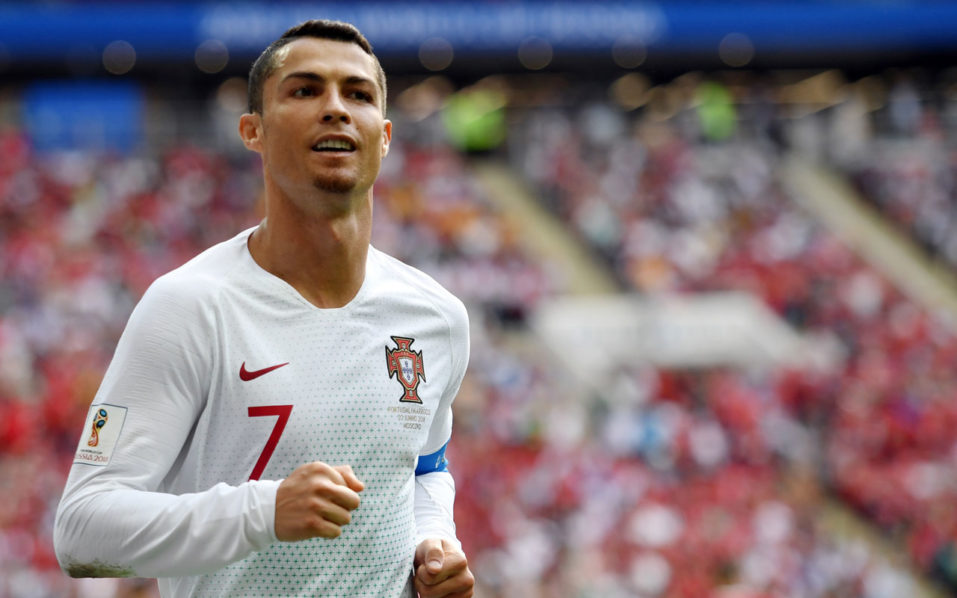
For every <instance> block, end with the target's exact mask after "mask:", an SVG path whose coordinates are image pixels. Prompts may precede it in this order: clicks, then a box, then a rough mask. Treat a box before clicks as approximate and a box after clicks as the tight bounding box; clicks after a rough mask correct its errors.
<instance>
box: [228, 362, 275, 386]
mask: <svg viewBox="0 0 957 598" xmlns="http://www.w3.org/2000/svg"><path fill="white" fill-rule="evenodd" d="M233 363H235V362H233ZM284 365H289V362H288V361H287V362H286V363H280V364H278V365H273V366H270V367H268V368H263V369H261V370H252V371H249V370H247V369H246V362H245V361H244V362H243V364H242V365H241V366H239V379H240V380H242V381H243V382H249V381H250V380H255V379H256V378H258V377H260V376H262V375H264V374H268V373H269V372H271V371H273V370H278V369H279V368H281V367H282V366H284Z"/></svg>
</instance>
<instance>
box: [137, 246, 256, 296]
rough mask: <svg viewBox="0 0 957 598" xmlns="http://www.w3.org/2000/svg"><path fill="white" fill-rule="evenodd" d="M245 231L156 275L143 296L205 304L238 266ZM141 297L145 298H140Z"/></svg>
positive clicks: (243, 248) (243, 247)
mask: <svg viewBox="0 0 957 598" xmlns="http://www.w3.org/2000/svg"><path fill="white" fill-rule="evenodd" d="M249 232H250V231H249V230H247V231H243V232H242V233H240V234H239V235H236V236H235V237H233V238H231V239H228V240H226V241H223V242H221V243H217V244H216V245H213V246H212V247H210V248H208V249H206V250H205V251H203V252H202V253H200V254H199V255H197V256H195V257H194V258H192V259H191V260H189V261H188V262H186V263H185V264H183V265H182V266H180V267H178V268H176V269H174V270H171V271H169V272H167V273H166V274H164V275H162V276H160V277H159V278H157V279H156V280H155V281H153V284H151V285H150V287H149V289H148V290H147V295H160V296H168V297H174V298H178V299H180V300H184V301H186V300H193V301H208V300H210V299H213V298H215V296H216V295H217V294H218V292H219V290H220V289H221V288H223V287H224V286H225V285H227V284H228V281H229V274H230V272H232V271H233V270H234V269H235V268H236V267H238V266H240V265H241V263H242V256H243V253H242V252H243V251H245V250H246V249H245V247H246V240H247V238H248V237H249ZM144 298H145V297H144Z"/></svg>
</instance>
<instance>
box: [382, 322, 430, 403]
mask: <svg viewBox="0 0 957 598" xmlns="http://www.w3.org/2000/svg"><path fill="white" fill-rule="evenodd" d="M392 340H393V341H394V342H395V344H396V348H395V349H390V348H389V347H386V348H385V359H386V364H387V365H388V366H389V378H392V377H393V376H396V374H398V379H399V383H400V384H401V385H402V389H403V390H404V392H403V393H402V396H401V397H400V398H399V401H400V402H402V403H419V404H422V399H420V398H419V395H418V394H417V393H416V389H417V388H418V387H419V379H420V378H421V379H422V382H425V367H424V366H423V365H422V351H418V352H417V351H413V350H412V349H411V345H412V343H414V342H415V339H412V338H405V337H402V336H393V337H392Z"/></svg>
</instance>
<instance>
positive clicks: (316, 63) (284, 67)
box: [270, 37, 376, 82]
mask: <svg viewBox="0 0 957 598" xmlns="http://www.w3.org/2000/svg"><path fill="white" fill-rule="evenodd" d="M275 65H276V66H275V69H274V70H273V73H272V74H271V75H270V78H276V80H277V81H281V80H282V79H283V77H284V76H285V75H286V74H289V73H292V72H311V73H316V74H319V75H322V76H323V78H326V79H330V78H347V77H362V78H364V79H369V80H370V81H372V82H375V81H376V69H375V63H374V61H373V59H372V57H371V56H369V55H368V54H366V53H365V51H363V49H362V48H360V47H359V46H358V45H356V44H354V43H352V42H344V41H338V40H330V39H320V38H315V37H303V38H300V39H297V40H295V41H292V42H290V43H288V44H286V45H285V46H283V47H282V48H280V49H279V50H278V51H277V52H276V62H275Z"/></svg>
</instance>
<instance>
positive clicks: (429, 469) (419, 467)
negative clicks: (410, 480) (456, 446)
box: [415, 442, 449, 475]
mask: <svg viewBox="0 0 957 598" xmlns="http://www.w3.org/2000/svg"><path fill="white" fill-rule="evenodd" d="M447 446H449V443H448V442H446V443H445V444H443V445H442V448H440V449H439V450H437V451H435V452H434V453H432V454H431V455H420V456H419V461H418V463H417V464H416V466H415V475H424V474H427V473H435V472H437V471H448V470H449V460H448V459H446V458H445V447H447Z"/></svg>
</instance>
